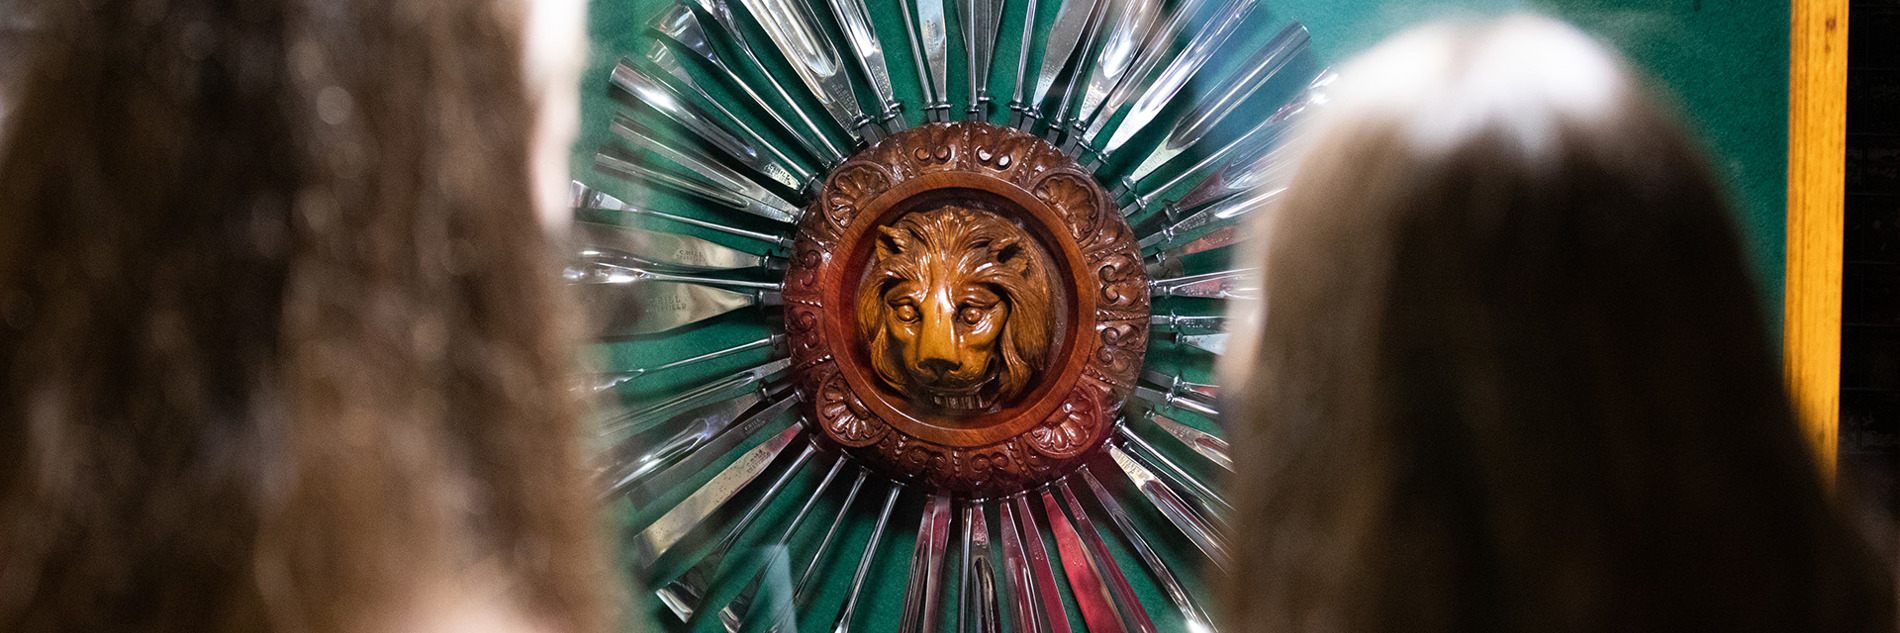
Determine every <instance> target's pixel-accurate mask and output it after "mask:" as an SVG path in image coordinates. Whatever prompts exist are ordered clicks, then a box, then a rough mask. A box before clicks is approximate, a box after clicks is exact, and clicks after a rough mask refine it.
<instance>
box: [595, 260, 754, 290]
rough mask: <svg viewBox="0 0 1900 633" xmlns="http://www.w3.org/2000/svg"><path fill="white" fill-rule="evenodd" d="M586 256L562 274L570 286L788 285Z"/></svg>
mask: <svg viewBox="0 0 1900 633" xmlns="http://www.w3.org/2000/svg"><path fill="white" fill-rule="evenodd" d="M582 255H583V256H582V257H581V258H579V259H578V260H577V261H576V262H574V263H573V264H570V265H569V266H568V267H567V268H566V269H564V270H562V271H561V274H562V276H563V277H564V278H565V279H567V281H568V283H570V284H573V285H587V284H605V285H615V284H618V285H637V284H640V283H642V282H653V281H670V282H675V283H685V284H699V285H702V286H715V287H727V288H749V289H752V290H766V291H772V292H777V291H779V290H782V289H784V284H783V283H780V282H776V281H745V280H741V279H720V278H716V277H699V276H694V275H675V274H672V273H663V272H659V271H655V270H649V269H646V268H640V267H636V266H629V265H625V264H620V263H616V262H614V261H612V260H607V259H604V257H606V256H611V254H608V255H604V256H603V255H601V254H599V253H596V254H594V255H593V256H588V255H587V254H586V253H585V252H583V254H582Z"/></svg>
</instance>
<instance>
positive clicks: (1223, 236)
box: [1142, 224, 1261, 278]
mask: <svg viewBox="0 0 1900 633" xmlns="http://www.w3.org/2000/svg"><path fill="white" fill-rule="evenodd" d="M1248 229H1249V227H1247V226H1244V225H1240V224H1229V225H1227V226H1223V227H1220V228H1217V229H1214V230H1212V231H1208V232H1206V233H1203V234H1201V236H1200V237H1197V238H1194V239H1193V240H1190V241H1188V243H1186V244H1182V245H1180V246H1175V247H1172V248H1164V249H1161V250H1159V251H1155V253H1154V254H1152V255H1149V256H1147V257H1145V258H1143V259H1142V262H1143V266H1145V267H1146V268H1147V269H1148V277H1149V278H1157V277H1179V276H1181V272H1182V263H1181V258H1183V257H1186V256H1188V255H1193V254H1195V253H1205V252H1207V251H1211V250H1214V249H1217V248H1226V247H1229V246H1233V245H1235V244H1239V243H1241V242H1244V241H1248V240H1251V239H1259V238H1260V237H1261V236H1259V235H1255V234H1254V232H1253V231H1251V230H1248Z"/></svg>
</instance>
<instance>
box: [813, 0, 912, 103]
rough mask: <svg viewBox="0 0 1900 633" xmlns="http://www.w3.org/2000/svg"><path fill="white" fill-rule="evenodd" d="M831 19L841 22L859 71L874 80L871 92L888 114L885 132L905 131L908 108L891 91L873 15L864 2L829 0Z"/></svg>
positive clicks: (889, 76) (840, 27) (895, 93)
mask: <svg viewBox="0 0 1900 633" xmlns="http://www.w3.org/2000/svg"><path fill="white" fill-rule="evenodd" d="M828 2H829V3H830V5H831V15H832V16H833V17H836V18H837V19H838V28H839V29H840V30H842V31H844V39H845V42H847V43H848V44H849V45H850V46H851V51H852V52H854V53H856V54H857V60H858V69H859V70H863V71H864V76H866V77H870V78H871V92H873V93H875V94H876V95H877V98H878V101H880V102H882V103H883V109H884V114H883V116H882V117H880V120H881V121H882V122H883V123H884V129H885V130H886V131H889V132H890V133H892V134H896V133H898V132H902V131H904V116H903V107H904V104H903V103H901V102H899V101H898V100H897V91H896V90H895V89H893V88H892V87H891V70H890V67H888V66H886V65H885V62H884V44H883V42H881V41H879V40H878V38H877V30H876V29H873V28H871V12H870V10H869V9H867V8H865V6H864V0H828Z"/></svg>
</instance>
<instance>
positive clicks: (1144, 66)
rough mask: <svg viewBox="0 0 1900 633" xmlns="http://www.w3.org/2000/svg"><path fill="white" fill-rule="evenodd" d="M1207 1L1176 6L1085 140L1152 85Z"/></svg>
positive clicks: (1192, 0)
mask: <svg viewBox="0 0 1900 633" xmlns="http://www.w3.org/2000/svg"><path fill="white" fill-rule="evenodd" d="M1233 1H1239V0H1233ZM1250 1H1251V0H1250ZM1206 2H1207V0H1184V1H1183V2H1181V3H1180V4H1179V5H1176V6H1175V8H1174V12H1173V13H1170V14H1168V20H1167V21H1166V22H1163V23H1162V24H1161V26H1160V27H1158V28H1156V29H1154V32H1153V33H1152V34H1150V35H1149V36H1148V38H1147V40H1146V41H1145V42H1142V43H1141V44H1140V49H1141V53H1140V55H1139V56H1137V57H1136V59H1135V63H1134V66H1133V68H1132V69H1131V70H1129V71H1128V73H1127V75H1126V78H1124V79H1123V80H1122V81H1121V82H1120V83H1117V84H1116V85H1115V87H1114V89H1113V90H1110V91H1109V93H1108V98H1107V99H1106V100H1104V101H1103V103H1102V105H1100V106H1099V107H1098V108H1097V111H1096V115H1095V117H1094V119H1093V120H1091V121H1090V122H1089V127H1088V130H1087V131H1086V132H1084V133H1083V134H1082V137H1083V141H1085V142H1087V143H1094V142H1095V138H1096V136H1098V135H1100V134H1101V133H1102V128H1103V127H1104V126H1106V125H1107V124H1108V121H1109V119H1112V118H1114V116H1115V113H1116V112H1118V111H1120V110H1121V109H1122V106H1123V105H1126V104H1127V103H1128V100H1129V99H1131V98H1134V96H1135V95H1136V94H1137V93H1139V92H1142V91H1143V90H1145V89H1146V88H1147V86H1148V85H1150V84H1151V83H1152V82H1151V81H1150V80H1149V75H1151V74H1154V70H1155V67H1156V66H1159V65H1160V64H1161V61H1162V60H1163V59H1165V58H1166V57H1167V53H1168V52H1169V51H1170V50H1172V48H1173V46H1174V39H1175V36H1176V35H1179V34H1180V33H1181V29H1182V28H1183V27H1185V26H1187V23H1188V22H1189V21H1190V20H1193V19H1194V18H1195V16H1196V15H1198V14H1199V13H1200V11H1201V5H1202V4H1204V3H1206ZM1220 28H1221V26H1220V25H1219V24H1218V23H1216V24H1214V25H1212V26H1207V27H1205V28H1202V29H1200V30H1199V31H1197V35H1198V34H1199V33H1205V32H1207V31H1209V30H1218V29H1220ZM1190 48H1191V45H1190Z"/></svg>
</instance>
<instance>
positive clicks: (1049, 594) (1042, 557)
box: [1007, 492, 1070, 633]
mask: <svg viewBox="0 0 1900 633" xmlns="http://www.w3.org/2000/svg"><path fill="white" fill-rule="evenodd" d="M1007 503H1015V504H1016V518H1017V519H1018V520H1020V521H1022V523H1023V526H1022V527H1023V533H1022V538H1023V551H1024V552H1026V553H1027V554H1028V555H1029V559H1028V566H1029V574H1030V576H1031V577H1033V578H1035V580H1036V594H1037V595H1040V596H1042V598H1041V599H1040V600H1038V601H1036V602H1037V603H1039V604H1041V605H1042V608H1043V614H1044V619H1043V621H1045V622H1047V623H1048V624H1049V630H1050V631H1051V632H1052V633H1070V629H1069V614H1068V612H1066V611H1064V610H1063V608H1062V594H1061V593H1058V592H1057V590H1056V576H1055V572H1054V570H1052V569H1050V567H1049V554H1048V552H1047V551H1045V550H1044V549H1043V547H1042V528H1040V527H1037V526H1036V515H1035V514H1034V513H1033V512H1032V511H1031V510H1030V509H1029V498H1028V493H1023V492H1019V493H1016V496H1014V497H1010V498H1009V500H1008V501H1007Z"/></svg>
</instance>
